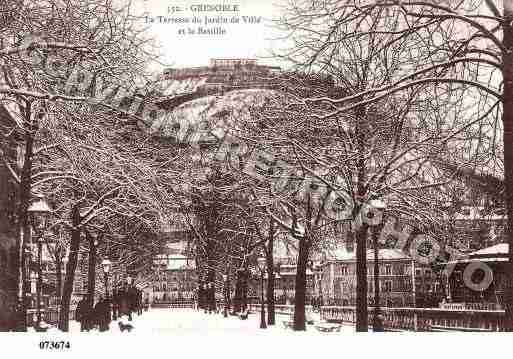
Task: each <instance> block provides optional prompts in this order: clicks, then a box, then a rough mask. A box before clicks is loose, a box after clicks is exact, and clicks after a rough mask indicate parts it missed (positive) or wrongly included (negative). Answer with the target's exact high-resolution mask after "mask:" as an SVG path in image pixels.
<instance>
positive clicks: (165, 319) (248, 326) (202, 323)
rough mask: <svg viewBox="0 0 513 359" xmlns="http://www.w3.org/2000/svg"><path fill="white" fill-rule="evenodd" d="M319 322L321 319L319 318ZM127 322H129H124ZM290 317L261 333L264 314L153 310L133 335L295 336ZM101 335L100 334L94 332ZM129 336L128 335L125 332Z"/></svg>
mask: <svg viewBox="0 0 513 359" xmlns="http://www.w3.org/2000/svg"><path fill="white" fill-rule="evenodd" d="M315 319H317V320H318V318H315ZM124 320H125V321H126V318H125V319H124ZM289 320H291V317H290V316H288V315H281V314H277V315H276V325H274V326H269V327H268V328H267V329H260V328H259V326H260V313H253V314H250V315H249V317H248V319H247V320H241V319H239V318H237V317H235V316H228V318H224V317H223V315H222V314H205V313H204V312H200V311H197V310H194V309H161V308H158V309H150V310H148V311H147V312H143V314H142V315H140V316H138V315H135V314H134V315H133V318H132V321H131V322H128V323H130V324H132V325H133V327H134V329H133V331H132V332H131V333H138V334H151V333H162V334H163V333H173V334H180V335H189V334H192V335H198V334H200V335H201V334H204V335H212V334H221V333H223V334H224V333H228V332H232V333H234V334H235V333H236V334H242V335H244V334H247V335H252V334H255V333H258V334H263V333H265V335H268V334H269V335H279V334H280V333H281V334H285V335H286V334H294V332H293V331H292V329H289V328H287V329H286V328H285V327H284V325H283V321H289ZM69 329H70V333H74V332H75V333H76V332H80V323H78V322H76V321H71V322H70V328H69ZM94 331H95V332H97V331H98V330H94ZM109 332H110V333H120V329H119V325H118V321H112V322H111V324H110V330H109ZM352 332H354V329H353V327H351V326H343V327H342V329H341V331H340V332H338V333H336V332H334V333H321V332H319V331H318V330H317V329H315V325H308V326H307V333H304V334H308V335H309V336H310V335H315V336H319V335H321V336H327V335H328V336H333V335H341V334H344V333H352ZM48 333H57V329H56V328H51V329H49V330H48ZM125 333H126V332H125Z"/></svg>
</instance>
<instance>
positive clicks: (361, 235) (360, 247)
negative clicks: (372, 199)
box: [356, 223, 369, 332]
mask: <svg viewBox="0 0 513 359" xmlns="http://www.w3.org/2000/svg"><path fill="white" fill-rule="evenodd" d="M368 330H369V325H368V309H367V224H365V223H364V224H361V226H360V228H358V229H357V230H356V331H357V332H367V331H368Z"/></svg>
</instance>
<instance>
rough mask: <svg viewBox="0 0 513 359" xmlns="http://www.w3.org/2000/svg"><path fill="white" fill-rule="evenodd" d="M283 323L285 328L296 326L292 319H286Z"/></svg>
mask: <svg viewBox="0 0 513 359" xmlns="http://www.w3.org/2000/svg"><path fill="white" fill-rule="evenodd" d="M282 323H283V326H284V327H285V329H287V328H294V322H293V321H292V320H284V321H283V322H282Z"/></svg>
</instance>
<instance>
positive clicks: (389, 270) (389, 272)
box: [385, 264, 392, 275]
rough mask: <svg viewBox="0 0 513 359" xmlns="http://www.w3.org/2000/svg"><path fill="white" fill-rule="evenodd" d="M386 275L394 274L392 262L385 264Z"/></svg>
mask: <svg viewBox="0 0 513 359" xmlns="http://www.w3.org/2000/svg"><path fill="white" fill-rule="evenodd" d="M385 275H392V266H391V265H390V264H387V265H386V266H385Z"/></svg>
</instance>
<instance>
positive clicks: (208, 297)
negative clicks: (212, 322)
mask: <svg viewBox="0 0 513 359" xmlns="http://www.w3.org/2000/svg"><path fill="white" fill-rule="evenodd" d="M197 296H198V302H197V303H198V309H199V310H204V311H205V313H207V312H208V313H216V312H217V303H216V288H215V286H214V283H212V282H210V283H204V284H200V285H199V288H198V295H197Z"/></svg>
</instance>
